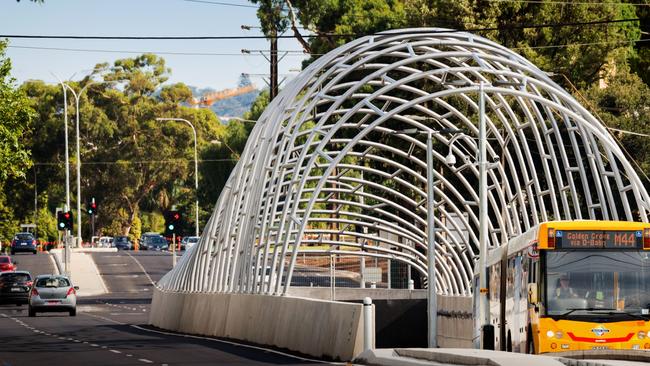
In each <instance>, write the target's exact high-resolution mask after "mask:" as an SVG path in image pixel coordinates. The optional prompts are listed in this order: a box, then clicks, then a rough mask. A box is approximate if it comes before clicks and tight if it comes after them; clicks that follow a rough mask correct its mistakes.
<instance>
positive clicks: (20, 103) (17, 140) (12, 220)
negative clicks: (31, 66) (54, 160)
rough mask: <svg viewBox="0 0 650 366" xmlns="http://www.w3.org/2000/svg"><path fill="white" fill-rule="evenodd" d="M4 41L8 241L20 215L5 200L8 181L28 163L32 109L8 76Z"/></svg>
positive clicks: (3, 213)
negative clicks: (17, 215) (27, 143)
mask: <svg viewBox="0 0 650 366" xmlns="http://www.w3.org/2000/svg"><path fill="white" fill-rule="evenodd" d="M6 46H7V42H6V41H0V186H2V187H4V188H3V191H2V192H0V218H2V219H1V220H0V240H3V239H4V240H9V239H11V238H12V237H13V234H14V233H15V232H16V231H18V222H19V219H20V217H16V214H15V208H14V207H12V206H10V203H9V201H8V196H7V192H8V187H7V185H8V183H9V182H10V181H17V182H20V181H23V180H24V179H25V176H26V172H27V171H28V169H29V168H30V167H31V165H32V159H31V155H30V151H29V147H28V146H27V145H26V143H25V141H28V140H29V138H30V131H31V129H30V128H31V124H32V119H33V117H34V111H33V110H32V108H31V107H30V104H29V99H28V98H27V97H26V96H25V94H24V93H23V92H22V90H20V89H18V88H16V87H15V84H14V83H15V81H14V79H13V78H12V77H11V74H10V72H11V61H10V60H9V59H8V58H7V57H6V56H5V48H6Z"/></svg>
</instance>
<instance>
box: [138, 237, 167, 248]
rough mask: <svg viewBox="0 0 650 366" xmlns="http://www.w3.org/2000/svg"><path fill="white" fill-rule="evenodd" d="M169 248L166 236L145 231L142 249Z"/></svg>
mask: <svg viewBox="0 0 650 366" xmlns="http://www.w3.org/2000/svg"><path fill="white" fill-rule="evenodd" d="M167 248H169V244H167V240H165V237H164V236H162V235H160V234H158V233H145V234H142V236H141V237H140V249H142V250H166V249H167Z"/></svg>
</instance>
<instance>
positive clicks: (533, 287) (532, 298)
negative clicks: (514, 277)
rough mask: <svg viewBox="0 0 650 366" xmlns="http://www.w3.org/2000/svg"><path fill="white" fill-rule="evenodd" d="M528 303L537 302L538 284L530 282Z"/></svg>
mask: <svg viewBox="0 0 650 366" xmlns="http://www.w3.org/2000/svg"><path fill="white" fill-rule="evenodd" d="M528 303H529V304H531V305H532V304H537V284H536V283H529V284H528Z"/></svg>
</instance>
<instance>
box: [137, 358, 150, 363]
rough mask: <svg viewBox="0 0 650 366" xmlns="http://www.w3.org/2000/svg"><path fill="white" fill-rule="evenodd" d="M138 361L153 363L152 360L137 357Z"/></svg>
mask: <svg viewBox="0 0 650 366" xmlns="http://www.w3.org/2000/svg"><path fill="white" fill-rule="evenodd" d="M138 361H140V362H144V363H153V361H150V360H147V359H146V358H138Z"/></svg>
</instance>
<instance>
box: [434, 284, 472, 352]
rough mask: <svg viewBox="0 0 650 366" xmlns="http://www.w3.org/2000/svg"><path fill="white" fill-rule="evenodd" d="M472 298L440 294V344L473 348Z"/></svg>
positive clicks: (442, 345) (449, 346)
mask: <svg viewBox="0 0 650 366" xmlns="http://www.w3.org/2000/svg"><path fill="white" fill-rule="evenodd" d="M473 331H474V321H473V319H472V298H471V297H468V296H440V295H438V346H439V347H441V348H473V347H474V345H473V341H472V335H473Z"/></svg>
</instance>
